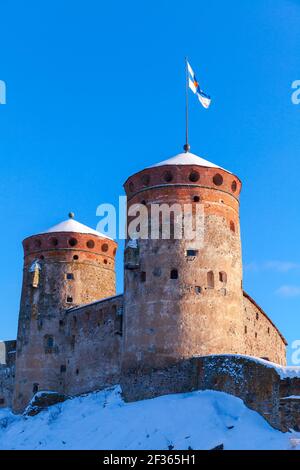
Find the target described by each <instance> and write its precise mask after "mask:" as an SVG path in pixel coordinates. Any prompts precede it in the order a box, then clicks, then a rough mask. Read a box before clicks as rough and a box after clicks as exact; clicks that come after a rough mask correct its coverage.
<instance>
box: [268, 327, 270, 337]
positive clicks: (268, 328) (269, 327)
mask: <svg viewBox="0 0 300 470" xmlns="http://www.w3.org/2000/svg"><path fill="white" fill-rule="evenodd" d="M269 334H270V327H268V335H269Z"/></svg>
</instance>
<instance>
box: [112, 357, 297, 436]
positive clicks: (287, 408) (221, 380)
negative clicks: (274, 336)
mask: <svg viewBox="0 0 300 470" xmlns="http://www.w3.org/2000/svg"><path fill="white" fill-rule="evenodd" d="M121 385H122V391H123V394H124V398H125V399H126V400H127V401H135V400H143V399H147V398H153V397H156V396H160V395H164V394H170V393H180V392H191V391H195V390H217V391H221V392H226V393H229V394H231V395H234V396H237V397H239V398H241V399H242V400H243V401H244V403H245V404H246V405H247V406H248V407H249V408H251V409H253V410H255V411H257V412H258V413H260V414H261V415H262V416H263V417H264V418H265V419H266V420H267V421H268V422H269V423H270V424H271V425H272V426H273V427H275V428H277V429H280V430H282V431H284V432H285V431H288V430H289V429H294V430H296V431H300V368H299V367H298V368H292V367H280V366H277V365H276V364H272V363H269V362H267V361H264V360H260V359H255V358H251V357H248V356H238V355H237V356H234V355H219V356H218V355H217V356H214V355H212V356H203V357H194V358H190V359H187V360H184V361H180V362H178V363H177V364H173V365H172V366H170V367H166V368H162V369H151V368H150V367H149V368H148V370H147V371H145V370H143V371H140V370H138V369H136V370H132V371H131V373H130V374H129V375H127V376H123V377H122V380H121Z"/></svg>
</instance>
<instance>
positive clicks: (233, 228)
mask: <svg viewBox="0 0 300 470" xmlns="http://www.w3.org/2000/svg"><path fill="white" fill-rule="evenodd" d="M230 230H231V231H232V232H235V225H234V222H233V221H232V220H231V221H230Z"/></svg>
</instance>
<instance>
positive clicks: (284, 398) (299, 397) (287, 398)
mask: <svg viewBox="0 0 300 470" xmlns="http://www.w3.org/2000/svg"><path fill="white" fill-rule="evenodd" d="M291 399H293V400H300V396H299V395H290V396H289V397H283V398H281V400H291Z"/></svg>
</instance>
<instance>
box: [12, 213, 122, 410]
mask: <svg viewBox="0 0 300 470" xmlns="http://www.w3.org/2000/svg"><path fill="white" fill-rule="evenodd" d="M23 248H24V269H23V286H22V296H21V304H20V314H19V326H18V337H17V356H16V379H15V391H14V398H13V408H14V410H15V411H20V410H22V409H24V407H25V406H26V405H27V404H28V402H29V400H30V399H31V397H32V395H33V394H34V393H35V392H37V391H38V390H54V391H57V392H63V391H64V381H63V379H62V374H61V372H64V371H62V370H60V369H61V367H64V366H62V364H65V348H66V347H67V345H66V337H65V330H64V312H65V311H66V309H68V308H70V307H74V306H78V305H82V304H86V303H90V302H93V301H96V300H100V299H103V298H105V297H109V296H112V295H115V292H116V288H115V254H116V249H117V244H116V243H115V242H114V241H113V240H111V239H108V238H106V237H105V236H104V235H102V234H101V233H99V232H97V231H96V230H93V229H91V228H89V227H87V226H86V225H83V224H81V223H79V222H77V221H75V220H74V219H73V214H70V218H69V220H66V221H64V222H62V223H60V224H58V225H56V226H54V227H52V228H50V229H49V230H47V231H46V232H43V233H40V234H38V235H34V236H30V237H28V238H26V239H25V240H24V241H23Z"/></svg>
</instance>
